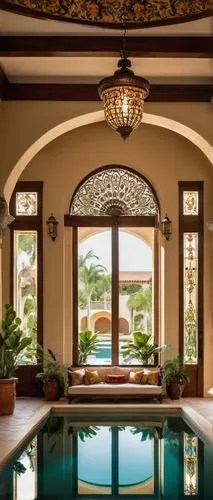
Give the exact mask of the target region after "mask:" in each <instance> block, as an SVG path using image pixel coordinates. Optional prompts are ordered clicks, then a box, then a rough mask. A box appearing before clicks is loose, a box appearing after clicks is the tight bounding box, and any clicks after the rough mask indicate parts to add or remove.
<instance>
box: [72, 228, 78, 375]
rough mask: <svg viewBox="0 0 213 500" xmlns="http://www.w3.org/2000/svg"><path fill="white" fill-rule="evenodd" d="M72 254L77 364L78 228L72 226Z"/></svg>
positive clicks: (75, 361) (76, 363)
mask: <svg viewBox="0 0 213 500" xmlns="http://www.w3.org/2000/svg"><path fill="white" fill-rule="evenodd" d="M72 254H73V261H72V262H73V270H72V280H73V301H72V303H73V312H72V314H73V332H72V337H73V342H72V353H73V364H74V366H78V228H77V227H73V228H72Z"/></svg>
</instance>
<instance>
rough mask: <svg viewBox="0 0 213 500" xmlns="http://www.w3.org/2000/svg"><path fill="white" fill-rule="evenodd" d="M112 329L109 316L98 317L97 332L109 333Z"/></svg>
mask: <svg viewBox="0 0 213 500" xmlns="http://www.w3.org/2000/svg"><path fill="white" fill-rule="evenodd" d="M110 330H111V321H110V319H108V318H103V317H102V316H101V317H100V318H98V319H97V320H96V322H95V333H97V332H99V333H101V334H104V333H109V332H110Z"/></svg>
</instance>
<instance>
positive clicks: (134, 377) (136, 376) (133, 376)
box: [128, 370, 145, 384]
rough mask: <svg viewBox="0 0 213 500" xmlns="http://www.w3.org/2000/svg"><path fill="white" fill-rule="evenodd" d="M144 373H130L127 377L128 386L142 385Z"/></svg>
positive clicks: (141, 371)
mask: <svg viewBox="0 0 213 500" xmlns="http://www.w3.org/2000/svg"><path fill="white" fill-rule="evenodd" d="M143 375H144V371H143V370H140V371H138V372H133V371H130V372H129V375H128V382H129V383H130V384H144V383H145V382H143Z"/></svg>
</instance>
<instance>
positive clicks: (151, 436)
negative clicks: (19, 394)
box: [0, 413, 213, 500]
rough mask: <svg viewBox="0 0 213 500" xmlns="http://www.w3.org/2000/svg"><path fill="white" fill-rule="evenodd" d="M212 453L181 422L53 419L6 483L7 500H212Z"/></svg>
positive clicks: (1, 486) (2, 484) (0, 489)
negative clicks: (190, 499) (190, 497)
mask: <svg viewBox="0 0 213 500" xmlns="http://www.w3.org/2000/svg"><path fill="white" fill-rule="evenodd" d="M212 475H213V451H212V449H211V448H210V447H209V446H207V445H206V444H204V443H203V442H202V441H201V440H200V439H199V438H198V436H197V435H196V434H195V433H194V432H193V431H192V430H191V429H190V428H189V427H188V425H186V423H185V422H184V421H183V420H182V419H181V418H180V417H175V416H171V417H168V416H165V415H162V414H161V415H160V414H159V415H158V414H156V413H155V414H154V415H149V416H147V415H143V416H139V415H136V416H134V415H132V416H131V421H130V417H129V416H128V418H127V416H126V417H121V416H119V421H118V420H117V421H116V420H115V417H113V415H111V416H110V415H108V416H105V417H104V418H102V419H101V418H100V417H99V418H98V417H96V418H93V417H92V418H91V416H90V417H89V418H88V417H87V418H86V416H85V415H84V416H82V415H78V416H77V415H76V416H71V415H70V414H69V415H68V414H66V416H53V417H50V418H49V419H48V420H47V421H46V422H45V423H44V424H43V425H42V426H40V428H39V429H38V431H37V433H36V435H34V436H32V437H31V439H30V441H29V442H28V444H26V445H25V447H24V449H22V450H21V451H20V452H19V454H18V455H17V456H16V457H15V458H14V459H13V462H11V463H10V464H9V465H8V466H7V468H6V469H5V470H4V471H2V473H1V476H0V498H1V500H4V499H5V500H35V499H60V500H65V499H66V500H68V499H77V498H79V497H80V498H81V499H86V498H87V497H88V498H90V499H93V498H94V499H99V498H100V499H103V498H104V497H106V498H108V497H111V498H113V499H115V498H120V497H123V498H128V499H133V498H135V497H137V498H141V499H142V498H143V499H147V500H148V499H151V498H167V499H169V500H173V499H179V500H180V499H183V498H186V497H187V496H193V497H195V498H197V499H200V500H205V499H206V500H207V499H209V500H210V499H211V500H212V498H213V477H212Z"/></svg>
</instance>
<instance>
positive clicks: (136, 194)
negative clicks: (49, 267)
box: [65, 165, 160, 365]
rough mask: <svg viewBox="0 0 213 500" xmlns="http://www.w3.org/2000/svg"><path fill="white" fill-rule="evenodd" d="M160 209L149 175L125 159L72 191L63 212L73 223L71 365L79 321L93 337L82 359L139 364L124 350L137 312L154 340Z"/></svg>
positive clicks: (68, 223)
mask: <svg viewBox="0 0 213 500" xmlns="http://www.w3.org/2000/svg"><path fill="white" fill-rule="evenodd" d="M159 215H160V210H159V203H158V199H157V195H156V193H155V191H154V189H153V188H152V186H151V184H150V183H149V181H148V180H147V179H145V178H144V177H143V176H142V175H140V174H139V173H137V172H135V171H134V170H132V169H129V168H126V167H123V166H118V165H115V166H114V165H110V166H108V167H104V168H101V169H98V170H96V171H95V172H93V173H92V174H90V175H89V176H88V177H86V178H85V179H83V181H82V182H81V183H80V184H79V185H78V187H77V188H76V190H75V191H74V194H73V197H72V200H71V203H70V209H69V214H68V215H65V226H70V227H72V230H73V364H74V365H78V364H79V361H78V354H79V353H78V344H79V332H80V331H82V327H84V330H86V329H87V330H90V331H92V333H96V334H97V336H98V337H97V338H98V346H97V352H91V353H90V354H88V356H87V357H86V360H85V364H94V365H103V364H113V365H116V364H127V363H128V364H129V363H131V364H138V361H137V360H136V359H134V357H133V356H130V357H129V359H127V356H125V355H124V351H123V349H122V348H123V345H124V343H125V341H126V339H131V338H132V334H133V331H134V325H135V316H136V315H137V314H141V315H142V316H143V318H144V321H143V331H145V332H146V333H152V335H153V342H155V343H157V342H158V321H157V318H158V311H157V309H158V298H157V294H158V279H157V273H158V269H157V265H155V263H157V261H158V258H157V251H158V242H157V240H158V230H157V228H158V221H159ZM121 318H122V321H121ZM103 325H104V326H103ZM106 325H107V327H106ZM124 325H125V328H124ZM126 325H127V326H126ZM155 361H157V360H155ZM153 362H154V360H153V359H150V364H152V363H153Z"/></svg>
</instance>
